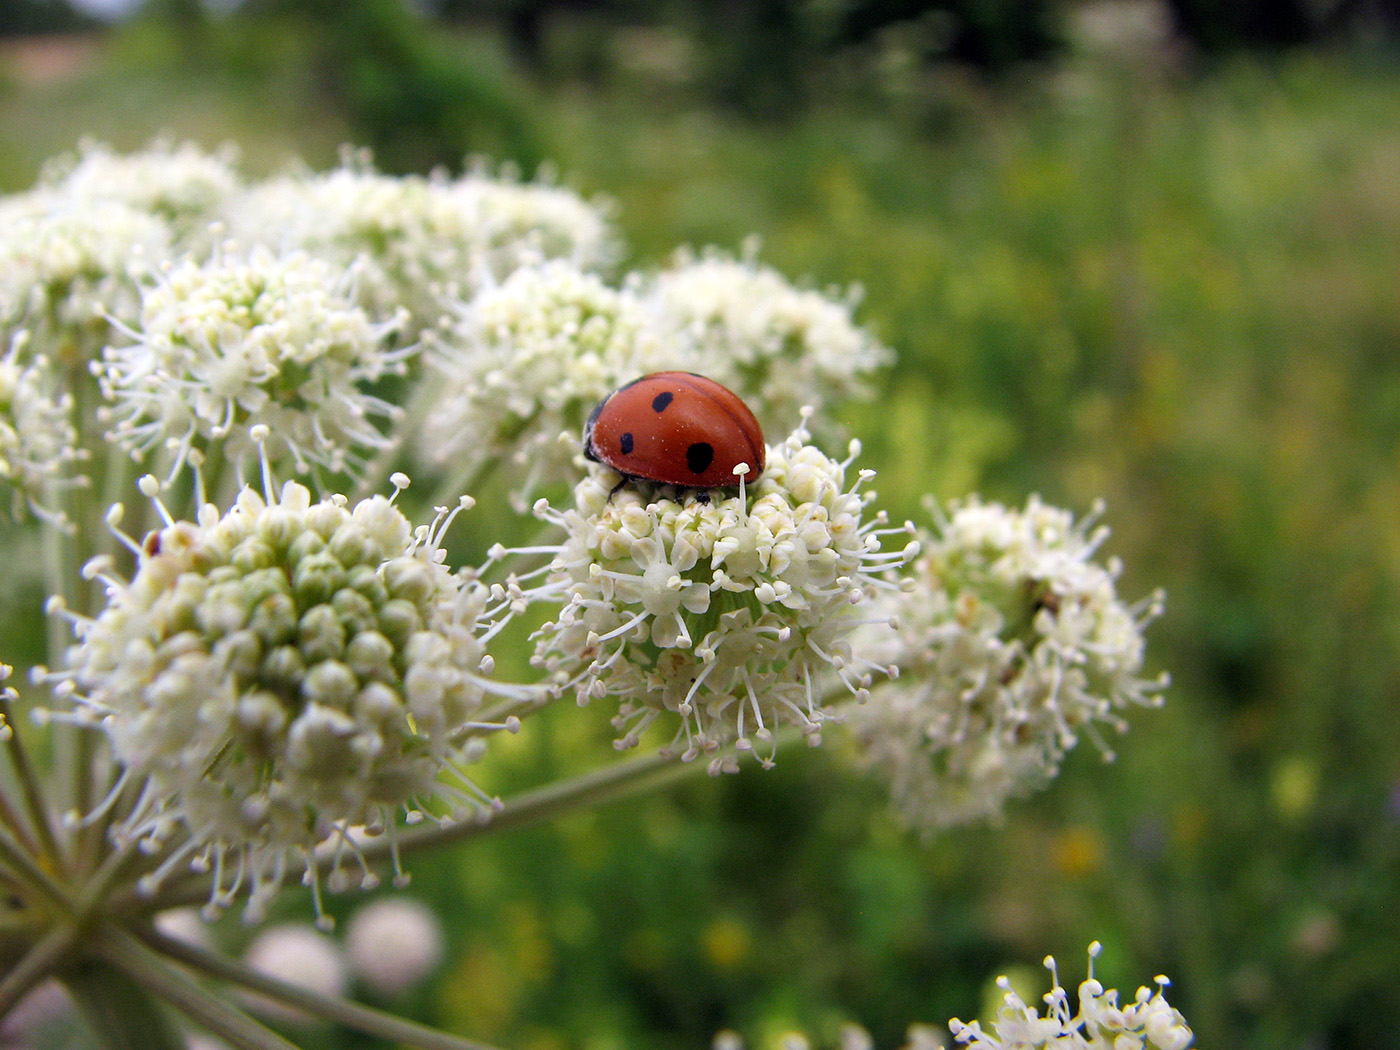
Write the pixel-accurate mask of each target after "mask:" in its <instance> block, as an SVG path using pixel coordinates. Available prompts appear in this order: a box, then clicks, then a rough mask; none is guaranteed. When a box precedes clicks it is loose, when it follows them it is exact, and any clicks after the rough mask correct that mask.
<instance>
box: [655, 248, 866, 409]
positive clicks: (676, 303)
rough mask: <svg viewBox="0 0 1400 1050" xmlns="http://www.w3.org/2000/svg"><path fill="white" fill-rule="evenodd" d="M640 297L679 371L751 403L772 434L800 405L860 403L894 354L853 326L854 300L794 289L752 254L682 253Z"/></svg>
mask: <svg viewBox="0 0 1400 1050" xmlns="http://www.w3.org/2000/svg"><path fill="white" fill-rule="evenodd" d="M641 294H642V296H643V298H644V299H645V300H646V301H647V303H648V305H649V307H650V308H651V310H652V319H653V323H654V324H655V325H656V327H657V329H658V331H657V333H656V338H657V339H658V340H659V341H660V342H661V343H663V344H664V345H666V346H668V347H669V348H670V349H671V352H672V353H673V354H675V355H676V357H677V360H678V361H680V362H681V365H680V366H679V367H687V368H692V369H693V370H695V371H698V372H703V373H704V374H706V375H708V376H710V377H711V378H712V379H715V380H717V381H718V382H720V383H723V384H724V385H725V386H728V387H730V388H732V389H733V390H734V391H735V392H737V393H738V394H740V395H741V396H743V397H745V398H753V399H754V400H755V401H756V402H757V403H758V404H759V405H761V407H762V409H763V421H764V422H765V423H766V424H768V425H770V426H773V427H777V428H782V429H786V428H788V427H791V426H793V425H794V424H795V423H796V422H797V420H798V417H799V413H800V411H801V409H802V408H803V407H804V406H808V405H824V404H826V403H828V402H830V401H834V400H838V399H842V398H850V397H853V396H861V395H862V394H863V393H865V385H866V382H867V381H868V380H869V379H870V378H871V377H872V376H873V375H874V374H875V373H876V372H877V371H878V370H879V369H881V368H883V367H884V366H885V365H887V364H888V363H889V362H890V360H891V359H892V356H893V355H892V354H891V353H890V351H889V350H888V349H886V348H885V347H883V346H881V345H880V344H879V343H878V342H877V341H876V340H875V339H874V338H873V337H872V336H871V334H870V333H869V332H868V331H867V330H865V329H864V328H861V327H860V326H858V325H857V324H856V323H855V322H854V321H853V320H852V310H853V308H854V306H855V305H856V302H857V301H858V298H859V297H858V295H857V294H855V293H852V294H848V295H846V296H845V297H843V298H837V297H835V296H831V295H825V294H822V293H820V292H817V291H814V290H812V289H804V288H799V287H796V286H795V285H793V284H792V283H791V282H790V281H788V279H787V278H786V277H784V276H783V275H782V274H780V273H778V272H777V271H776V270H774V269H773V268H772V267H769V266H763V265H761V264H760V263H759V262H758V261H757V259H756V258H755V256H754V253H753V252H752V251H750V252H748V253H747V254H745V255H744V256H743V257H742V258H739V259H735V258H731V257H728V256H726V255H723V254H721V253H719V252H715V251H709V252H706V253H703V254H702V255H700V256H699V257H696V256H694V255H692V254H690V253H681V254H680V255H679V256H677V258H676V261H675V262H674V264H673V265H672V266H671V267H669V268H667V269H665V270H662V271H661V272H659V273H657V274H656V275H655V276H654V277H653V278H651V279H650V281H648V282H647V283H646V285H645V287H644V291H643V292H642V293H641ZM780 432H781V431H780Z"/></svg>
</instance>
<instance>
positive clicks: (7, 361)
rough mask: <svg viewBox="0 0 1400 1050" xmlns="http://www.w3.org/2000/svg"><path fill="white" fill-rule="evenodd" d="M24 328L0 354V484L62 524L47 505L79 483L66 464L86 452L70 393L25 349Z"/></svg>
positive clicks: (42, 361)
mask: <svg viewBox="0 0 1400 1050" xmlns="http://www.w3.org/2000/svg"><path fill="white" fill-rule="evenodd" d="M28 345H29V333H28V332H21V333H19V334H18V335H16V336H15V337H14V338H13V339H12V340H11V342H10V349H9V350H8V351H7V352H6V354H5V356H4V357H0V484H3V485H5V486H8V487H9V488H10V490H11V492H12V494H13V496H14V499H15V501H16V504H17V506H16V507H15V515H16V517H18V516H19V510H20V509H21V507H20V505H21V504H27V505H28V506H29V508H30V509H31V510H33V511H34V512H35V513H36V514H37V515H39V516H40V517H43V518H45V519H47V520H49V521H51V522H52V523H54V524H56V525H65V524H66V523H65V522H64V519H63V516H62V515H61V514H60V513H56V512H53V511H51V510H49V509H48V504H49V500H50V497H51V496H52V495H53V493H54V491H55V490H56V489H58V488H62V487H66V486H69V485H73V484H77V483H79V480H80V479H79V478H78V477H77V476H75V475H74V474H73V473H72V471H71V468H72V466H73V464H75V463H77V462H79V461H81V460H82V459H83V458H84V457H85V450H83V449H79V448H78V435H77V431H76V430H75V429H74V427H73V422H72V416H73V395H72V394H71V393H69V392H68V391H66V390H59V389H57V382H56V377H55V375H54V373H53V370H52V369H51V368H50V366H49V361H48V359H47V358H46V357H44V356H43V355H42V354H32V353H29V352H28Z"/></svg>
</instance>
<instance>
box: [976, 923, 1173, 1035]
mask: <svg viewBox="0 0 1400 1050" xmlns="http://www.w3.org/2000/svg"><path fill="white" fill-rule="evenodd" d="M1099 951H1100V945H1099V943H1098V942H1097V941H1095V942H1094V943H1093V944H1091V945H1089V976H1088V977H1086V978H1085V979H1084V980H1083V982H1081V983H1080V985H1079V1012H1078V1013H1075V1012H1074V1011H1073V1010H1072V1008H1071V1007H1070V1002H1069V992H1068V991H1066V990H1065V989H1064V988H1062V987H1060V975H1059V971H1058V969H1057V968H1056V966H1055V960H1054V959H1052V958H1047V959H1046V960H1045V967H1046V969H1048V970H1049V971H1050V974H1051V978H1052V982H1053V986H1052V987H1051V989H1050V991H1049V992H1047V993H1046V994H1045V996H1044V1000H1045V1013H1044V1015H1042V1014H1040V1013H1039V1012H1038V1011H1037V1010H1036V1009H1035V1008H1034V1007H1032V1006H1030V1005H1028V1004H1027V1003H1026V1002H1024V1001H1023V1000H1022V999H1021V997H1020V996H1019V995H1017V994H1016V992H1015V991H1014V990H1012V988H1011V983H1010V981H1008V980H1007V979H1006V978H1005V977H1002V978H1000V979H999V980H998V981H997V984H998V985H999V986H1000V987H1001V988H1003V989H1004V990H1005V992H1006V996H1005V998H1004V1000H1003V1002H1002V1005H1001V1008H1000V1009H999V1010H998V1011H997V1016H996V1020H995V1021H994V1022H992V1025H991V1027H992V1028H993V1030H994V1031H993V1032H991V1033H988V1032H985V1031H983V1029H982V1025H981V1023H980V1022H978V1021H973V1022H972V1023H971V1024H964V1023H963V1022H962V1021H959V1020H957V1019H956V1018H954V1019H953V1020H952V1021H951V1022H949V1028H950V1030H951V1031H952V1033H953V1038H954V1040H955V1041H956V1042H957V1044H958V1045H959V1046H964V1047H967V1048H968V1050H1186V1048H1187V1047H1189V1046H1190V1045H1191V1041H1192V1039H1193V1038H1194V1036H1193V1035H1192V1033H1191V1029H1190V1028H1189V1027H1187V1025H1186V1019H1185V1018H1184V1017H1182V1016H1181V1014H1180V1012H1178V1011H1177V1010H1176V1009H1175V1008H1174V1007H1173V1006H1172V1005H1171V1004H1170V1003H1168V1002H1167V1000H1166V997H1165V995H1163V991H1164V989H1165V988H1166V987H1167V986H1168V985H1169V984H1170V983H1171V982H1169V981H1168V980H1167V979H1166V978H1165V977H1158V978H1157V979H1156V985H1157V987H1156V989H1149V988H1139V989H1138V990H1137V994H1136V995H1135V996H1134V997H1133V1001H1132V1002H1131V1003H1129V1004H1127V1005H1126V1006H1120V1005H1118V992H1117V991H1115V990H1114V989H1111V988H1110V989H1105V988H1104V986H1103V985H1102V984H1101V983H1100V982H1099V981H1098V980H1097V979H1096V978H1095V977H1094V959H1095V958H1096V957H1097V956H1098V954H1099Z"/></svg>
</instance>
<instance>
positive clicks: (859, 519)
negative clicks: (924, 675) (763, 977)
mask: <svg viewBox="0 0 1400 1050" xmlns="http://www.w3.org/2000/svg"><path fill="white" fill-rule="evenodd" d="M807 438H808V435H807V432H806V430H805V429H803V428H799V429H798V430H797V431H795V432H794V433H793V435H792V436H791V437H789V438H788V439H787V440H786V441H785V442H783V443H782V444H780V445H778V446H776V447H774V448H770V449H769V450H768V463H767V466H766V468H765V469H764V472H763V474H762V476H760V477H759V479H758V480H757V481H756V482H755V483H753V484H751V485H748V486H741V487H740V488H739V490H738V494H737V495H735V494H733V492H732V490H720V489H716V490H713V491H711V492H709V493H704V494H697V493H678V492H677V491H676V490H675V489H673V488H669V487H666V486H653V485H648V484H646V483H631V484H629V485H627V486H624V487H622V488H620V489H617V488H615V486H616V485H617V482H618V475H617V474H616V473H614V472H613V471H611V470H608V469H606V468H601V467H599V468H595V469H594V470H593V472H592V473H591V474H590V475H589V476H588V477H586V478H585V479H584V480H583V481H581V482H580V483H579V484H578V485H577V487H576V488H575V490H574V501H575V502H574V507H573V509H571V510H568V511H566V512H563V513H560V512H558V511H555V510H552V509H550V508H548V507H546V506H540V507H539V508H538V513H540V514H541V516H543V517H545V518H547V519H548V520H550V521H553V522H555V523H557V524H559V525H560V526H562V527H563V528H564V530H565V531H566V532H567V538H566V539H565V541H564V543H563V544H562V545H561V546H560V547H559V548H558V550H557V553H556V554H555V557H554V559H553V563H552V567H551V572H550V576H549V578H548V581H547V582H546V584H545V585H543V586H542V587H541V588H540V591H541V593H544V594H547V595H548V596H549V597H552V598H553V599H555V600H560V601H562V602H563V603H564V606H563V609H562V611H561V612H560V614H559V617H558V619H556V620H554V621H551V622H549V623H547V624H545V625H544V627H543V628H541V630H540V631H539V632H538V635H537V642H536V651H535V661H536V663H538V664H541V665H543V667H544V668H545V669H546V670H547V671H548V672H549V673H550V676H551V680H552V682H553V683H554V685H555V687H556V688H558V689H562V690H569V689H571V690H574V691H575V693H576V695H577V697H578V700H579V702H580V703H584V702H587V701H588V700H589V699H591V698H595V697H604V696H617V697H620V698H621V708H620V711H619V713H618V715H617V717H616V718H615V719H614V725H615V726H616V727H617V729H618V730H619V731H620V733H621V736H620V737H619V739H618V741H617V744H618V746H619V747H628V746H634V745H635V744H636V743H637V742H638V738H639V737H640V735H641V733H642V732H643V731H644V730H645V729H646V728H647V726H648V725H650V724H651V723H652V722H653V721H654V720H656V719H657V718H660V717H662V716H663V715H665V716H675V717H677V719H678V721H679V723H680V724H679V726H678V727H677V728H676V735H675V738H674V739H673V740H672V742H671V744H670V745H669V747H671V748H675V747H678V746H679V747H680V749H681V750H682V752H683V754H682V758H683V759H685V760H687V761H688V760H691V759H694V758H696V757H698V756H699V755H700V754H702V753H713V752H715V751H716V750H718V749H719V748H720V747H721V745H723V744H725V743H728V742H731V741H732V742H734V743H736V745H737V746H738V748H739V749H740V750H751V749H753V747H754V741H758V742H759V743H760V744H766V743H768V742H769V741H771V739H772V732H773V730H774V729H776V728H777V727H778V726H779V725H781V724H784V723H786V724H793V725H797V726H799V727H800V728H801V729H802V731H803V732H804V733H806V734H807V736H808V739H809V741H810V742H812V743H816V742H818V741H819V739H820V730H821V726H822V723H823V721H824V720H825V719H826V718H827V717H828V714H829V713H830V712H829V711H828V709H827V707H826V706H825V699H826V694H827V692H828V690H829V689H831V688H832V686H833V683H835V684H837V686H838V688H842V687H843V688H842V691H843V692H845V693H849V694H851V695H853V696H855V697H857V698H860V697H863V696H864V695H865V692H866V690H867V688H868V686H869V684H870V681H871V674H870V671H871V670H873V669H874V668H873V667H869V666H868V665H867V664H866V663H865V662H864V661H862V660H861V659H860V658H859V657H858V656H857V655H856V654H854V653H853V652H852V650H851V646H850V640H849V639H850V635H851V632H852V631H853V629H854V628H855V627H856V625H857V624H859V623H862V622H864V621H866V620H867V619H868V618H869V616H870V613H868V612H867V603H868V602H869V600H870V598H871V596H872V594H873V593H874V592H875V591H876V590H877V587H878V586H879V581H878V580H877V579H876V576H875V575H874V574H875V573H877V572H879V571H880V570H883V569H885V568H887V567H889V566H890V565H892V564H896V563H899V562H901V561H904V560H907V559H908V558H909V557H911V556H912V555H913V553H914V551H915V550H916V549H917V548H916V547H915V546H913V545H910V546H909V547H906V548H905V549H904V550H903V551H899V552H894V553H882V552H881V549H880V547H881V536H882V534H885V533H888V532H897V531H901V530H890V529H883V528H881V527H880V526H881V525H883V523H884V520H885V519H884V518H883V516H882V515H874V516H870V515H867V513H866V510H867V506H868V503H869V501H870V499H871V496H870V495H869V494H868V493H862V492H860V491H859V489H860V486H861V484H862V483H863V482H864V481H865V480H866V479H867V478H868V477H869V476H871V474H872V473H873V472H871V471H861V472H860V474H859V478H858V480H857V481H856V482H855V483H854V484H853V485H849V486H848V484H847V481H846V474H847V468H848V467H849V466H850V462H851V461H850V460H849V459H848V460H846V461H845V462H838V461H836V460H833V459H830V458H829V457H828V456H826V455H825V454H824V453H823V452H822V451H821V450H819V449H817V448H815V447H813V446H812V445H809V444H807ZM857 451H858V448H857V447H855V446H854V445H853V448H852V457H854V455H855V454H856V453H857ZM767 750H768V754H766V755H765V756H764V757H763V762H764V764H765V765H767V764H770V763H771V759H772V752H771V747H768V748H767ZM733 768H735V767H734V764H733V761H732V759H726V758H721V757H715V758H713V759H712V762H711V772H722V771H728V770H731V769H733Z"/></svg>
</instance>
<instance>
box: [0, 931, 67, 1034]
mask: <svg viewBox="0 0 1400 1050" xmlns="http://www.w3.org/2000/svg"><path fill="white" fill-rule="evenodd" d="M77 940H78V928H77V927H76V926H70V925H66V924H65V925H61V926H52V927H50V928H49V931H48V932H47V933H46V934H44V936H42V937H41V938H39V940H37V941H35V942H34V945H33V947H31V948H30V949H29V951H28V952H27V953H26V954H25V955H24V956H23V957H22V958H21V959H20V960H19V962H18V963H16V964H15V965H14V966H13V967H12V968H11V969H10V970H9V972H8V973H6V974H5V977H4V979H3V980H0V1017H3V1016H4V1015H5V1014H6V1013H7V1012H8V1011H9V1009H10V1007H12V1006H14V1005H15V1003H17V1002H19V1001H20V1000H21V999H23V998H24V996H25V994H26V993H27V992H28V991H29V990H30V989H31V988H33V987H34V986H35V985H36V984H38V983H39V982H40V981H42V980H43V979H44V978H45V977H47V976H49V974H51V973H53V972H54V968H55V967H56V966H57V965H58V964H59V962H60V961H61V960H62V959H63V957H64V956H65V955H67V954H68V953H69V951H71V950H72V948H73V945H74V944H76V943H77Z"/></svg>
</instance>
